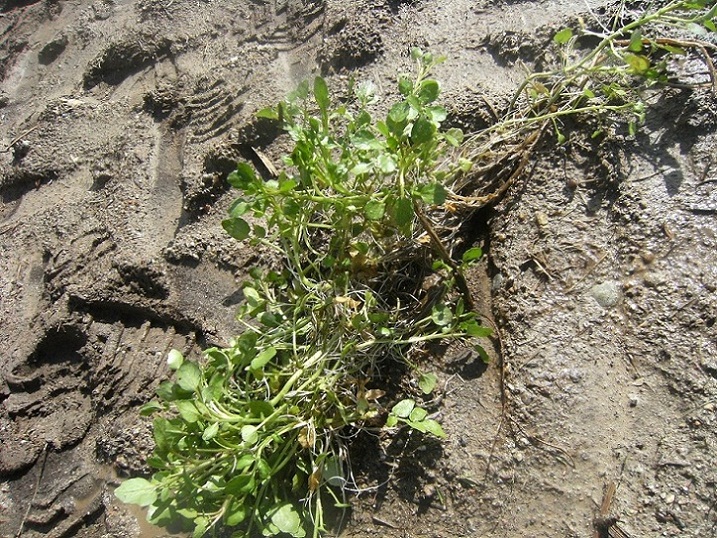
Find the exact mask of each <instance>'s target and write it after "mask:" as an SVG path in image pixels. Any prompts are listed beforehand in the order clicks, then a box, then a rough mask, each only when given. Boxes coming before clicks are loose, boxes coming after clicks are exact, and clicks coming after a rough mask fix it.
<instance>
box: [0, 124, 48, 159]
mask: <svg viewBox="0 0 717 538" xmlns="http://www.w3.org/2000/svg"><path fill="white" fill-rule="evenodd" d="M39 126H40V124H39V123H38V124H36V125H33V126H32V127H30V128H29V129H28V130H27V131H25V132H24V133H22V134H19V135H17V136H16V137H15V138H13V139H12V140H11V141H10V144H8V146H7V147H6V148H5V149H4V150H3V151H5V152H8V151H10V150H11V149H12V148H13V146H14V145H15V144H17V143H18V142H20V140H22V139H23V137H25V136H27V135H29V134H30V133H31V132H33V131H34V130H35V129H37V128H38V127H39Z"/></svg>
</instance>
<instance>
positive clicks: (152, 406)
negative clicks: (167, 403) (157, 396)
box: [139, 400, 164, 417]
mask: <svg viewBox="0 0 717 538" xmlns="http://www.w3.org/2000/svg"><path fill="white" fill-rule="evenodd" d="M162 409H164V407H163V406H162V404H160V403H159V402H156V401H154V400H152V401H151V402H147V403H146V404H144V405H143V406H142V407H140V409H139V415H140V416H141V417H148V416H150V415H152V414H154V413H156V412H157V411H161V410H162Z"/></svg>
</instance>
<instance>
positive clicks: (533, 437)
mask: <svg viewBox="0 0 717 538" xmlns="http://www.w3.org/2000/svg"><path fill="white" fill-rule="evenodd" d="M510 421H511V422H512V423H513V426H515V427H516V428H518V431H520V433H522V434H523V435H524V436H525V437H527V438H528V440H529V441H531V442H535V443H538V444H540V445H544V446H547V447H548V448H552V449H553V450H556V451H557V452H559V453H560V454H562V455H563V456H565V458H566V459H567V461H568V464H569V465H570V466H571V467H575V460H573V457H572V456H571V455H570V454H568V452H567V451H566V450H565V449H564V448H561V447H559V446H557V445H554V444H552V443H549V442H548V441H546V440H544V439H542V438H540V437H538V436H536V435H531V434H529V433H528V432H526V431H525V429H524V428H523V427H522V426H521V425H520V424H518V422H517V421H516V420H515V419H514V418H510Z"/></svg>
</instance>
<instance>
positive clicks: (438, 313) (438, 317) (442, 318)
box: [431, 303, 453, 327]
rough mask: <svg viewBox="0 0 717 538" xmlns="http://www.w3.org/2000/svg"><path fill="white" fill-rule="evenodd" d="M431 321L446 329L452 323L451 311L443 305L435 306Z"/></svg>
mask: <svg viewBox="0 0 717 538" xmlns="http://www.w3.org/2000/svg"><path fill="white" fill-rule="evenodd" d="M431 319H432V320H433V323H435V324H436V325H437V326H438V327H446V326H448V325H450V324H451V323H452V322H453V311H452V310H451V309H450V307H449V306H447V305H445V304H443V303H440V304H437V305H436V306H434V307H433V312H432V313H431Z"/></svg>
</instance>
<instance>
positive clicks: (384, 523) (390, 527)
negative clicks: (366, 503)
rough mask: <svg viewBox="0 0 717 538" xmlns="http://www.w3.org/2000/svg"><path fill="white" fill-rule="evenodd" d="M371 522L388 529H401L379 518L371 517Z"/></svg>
mask: <svg viewBox="0 0 717 538" xmlns="http://www.w3.org/2000/svg"><path fill="white" fill-rule="evenodd" d="M371 521H373V522H374V523H375V524H376V525H382V526H384V527H388V528H389V529H397V530H398V529H400V528H401V527H399V526H397V525H394V524H393V523H391V522H390V521H386V520H384V519H381V518H379V517H378V516H371Z"/></svg>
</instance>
